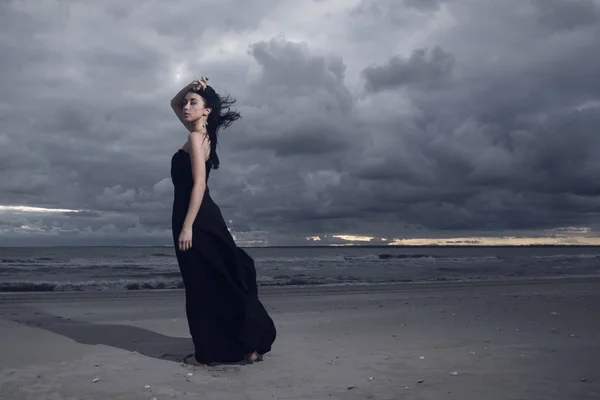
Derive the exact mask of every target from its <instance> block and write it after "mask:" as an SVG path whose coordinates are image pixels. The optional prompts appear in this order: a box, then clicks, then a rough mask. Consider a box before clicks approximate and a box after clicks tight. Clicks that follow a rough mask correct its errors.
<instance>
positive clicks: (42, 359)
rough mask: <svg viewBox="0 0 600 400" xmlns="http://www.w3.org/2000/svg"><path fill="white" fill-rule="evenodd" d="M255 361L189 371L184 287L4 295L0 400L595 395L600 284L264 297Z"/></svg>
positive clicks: (599, 384)
mask: <svg viewBox="0 0 600 400" xmlns="http://www.w3.org/2000/svg"><path fill="white" fill-rule="evenodd" d="M261 299H262V301H263V303H264V304H265V306H266V307H267V309H268V310H269V312H270V313H271V315H272V317H273V319H274V320H275V323H276V325H277V328H278V332H279V336H278V339H277V341H276V342H275V345H274V348H273V352H272V353H269V354H268V355H267V356H266V357H265V361H263V362H260V363H254V364H252V365H221V366H212V367H201V368H192V367H188V366H183V365H181V364H180V363H179V360H180V359H181V358H182V357H183V356H184V355H186V354H188V353H190V352H191V351H192V347H191V341H190V339H189V335H188V330H187V322H186V320H185V314H184V303H183V300H184V297H183V293H182V292H181V291H147V292H142V291H140V292H128V293H35V294H34V293H28V294H16V293H3V294H0V398H1V399H2V400H17V399H18V400H29V399H40V400H42V399H44V400H46V399H52V400H58V399H69V400H75V399H86V400H87V399H123V400H125V399H127V400H135V399H145V400H150V399H152V398H156V399H157V400H163V399H198V398H202V399H227V400H229V399H231V400H235V399H252V400H254V399H257V400H258V399H261V400H262V399H350V400H353V399H385V400H387V399H390V400H391V399H445V400H450V399H457V400H458V399H461V400H470V399H473V400H475V399H477V400H481V399H486V400H495V399H498V400H508V399H527V400H533V399H543V400H548V399H557V400H558V399H560V400H584V399H594V400H597V399H600V280H549V281H522V282H497V283H468V284H458V283H447V282H443V283H432V284H400V285H388V286H363V287H360V286H359V287H337V288H326V287H313V288H265V289H262V290H261Z"/></svg>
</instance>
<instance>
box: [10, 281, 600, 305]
mask: <svg viewBox="0 0 600 400" xmlns="http://www.w3.org/2000/svg"><path fill="white" fill-rule="evenodd" d="M599 282H600V276H593V277H589V276H587V277H544V278H516V279H499V280H473V281H431V282H396V283H364V284H361V283H359V284H339V285H338V284H334V285H327V284H323V285H289V286H259V295H260V296H261V297H263V296H264V297H272V296H279V295H290V296H302V295H307V296H309V295H320V294H324V295H326V294H339V295H344V294H348V295H352V294H364V293H370V292H373V291H375V292H410V291H425V290H427V291H432V290H433V291H436V290H453V289H465V288H485V287H510V286H515V287H523V286H544V285H552V284H571V283H573V284H577V283H599ZM183 295H184V289H139V290H114V291H113V290H98V291H48V292H35V291H25V292H0V304H3V303H18V302H28V301H40V300H42V301H62V300H71V299H74V300H77V299H79V300H93V299H106V300H111V299H115V300H116V299H127V298H154V297H180V296H183Z"/></svg>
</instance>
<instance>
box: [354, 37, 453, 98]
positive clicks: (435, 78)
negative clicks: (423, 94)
mask: <svg viewBox="0 0 600 400" xmlns="http://www.w3.org/2000/svg"><path fill="white" fill-rule="evenodd" d="M453 65H454V56H453V55H452V54H451V53H448V52H446V51H444V50H443V49H442V48H440V47H435V48H434V49H433V50H428V49H417V50H414V51H413V53H412V54H411V56H410V58H408V59H404V58H403V57H402V56H400V55H396V56H394V57H392V58H390V59H389V61H388V62H387V63H386V64H384V65H381V66H376V65H375V66H369V67H367V68H365V69H364V70H363V76H364V78H365V81H366V84H365V88H366V90H367V91H369V92H380V91H382V90H385V89H390V88H396V87H402V86H408V87H417V88H419V89H422V90H427V89H430V88H435V87H436V86H439V85H440V84H443V83H444V82H445V81H446V80H447V79H448V78H449V77H450V75H451V73H452V67H453Z"/></svg>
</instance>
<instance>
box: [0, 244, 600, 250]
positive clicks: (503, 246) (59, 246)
mask: <svg viewBox="0 0 600 400" xmlns="http://www.w3.org/2000/svg"><path fill="white" fill-rule="evenodd" d="M70 247H71V248H72V247H79V248H85V247H94V248H102V247H104V248H173V245H46V246H44V245H37V246H27V245H17V246H3V245H0V249H10V248H31V249H37V248H70ZM238 247H239V248H241V249H324V248H327V249H329V248H331V249H335V248H340V247H341V248H364V249H391V248H420V249H423V248H522V247H527V248H546V247H547V248H565V247H568V248H600V245H595V244H523V245H482V244H452V245H451V244H423V245H419V244H411V245H399V244H394V245H391V244H390V245H352V244H344V245H338V244H335V245H310V246H304V245H303V246H291V245H290V246H238Z"/></svg>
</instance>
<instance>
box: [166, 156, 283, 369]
mask: <svg viewBox="0 0 600 400" xmlns="http://www.w3.org/2000/svg"><path fill="white" fill-rule="evenodd" d="M209 174H210V170H209V169H208V165H207V168H206V181H207V182H208V176H209ZM171 179H172V181H173V185H174V187H175V197H174V200H173V214H172V228H173V242H174V244H175V249H176V250H175V253H176V255H177V261H178V263H179V269H180V270H181V276H182V278H183V283H184V286H185V298H186V300H185V303H186V314H187V319H188V325H189V329H190V334H191V336H192V340H193V342H194V347H195V356H196V359H197V360H198V361H199V362H201V363H205V364H208V363H219V362H237V361H241V360H243V359H244V356H245V355H246V354H250V353H252V352H254V351H256V352H257V353H259V354H265V353H267V352H269V351H270V350H271V345H272V344H273V342H274V341H275V337H276V330H275V325H274V324H273V320H272V319H271V317H270V316H269V314H268V313H267V311H266V310H265V308H264V306H263V305H262V303H261V302H260V300H259V299H258V291H257V286H256V269H255V267H254V260H253V259H252V258H251V257H250V256H249V255H248V254H247V253H246V252H245V251H244V250H242V249H240V248H238V247H237V246H236V244H235V242H234V240H233V237H232V236H231V234H230V233H229V230H228V229H227V225H226V223H225V220H224V219H223V216H222V214H221V210H220V209H219V207H218V206H217V204H215V202H214V201H213V200H212V199H211V197H210V194H209V190H208V184H207V187H206V190H205V192H204V197H203V199H202V204H201V205H200V210H199V211H198V215H197V216H196V219H195V221H194V224H193V228H192V229H193V236H192V248H191V249H190V250H188V251H185V252H181V251H179V246H178V243H177V242H178V239H179V234H180V232H181V229H182V227H183V222H184V220H185V216H186V214H187V210H188V207H189V201H190V195H191V191H192V186H193V183H194V179H193V175H192V163H191V158H190V154H189V153H188V152H186V151H184V150H179V151H178V152H177V153H175V154H174V155H173V158H172V159H171Z"/></svg>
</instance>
